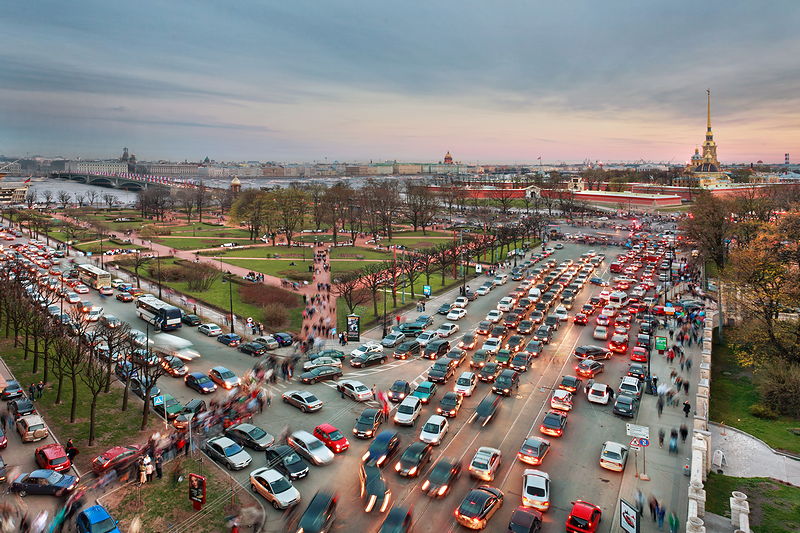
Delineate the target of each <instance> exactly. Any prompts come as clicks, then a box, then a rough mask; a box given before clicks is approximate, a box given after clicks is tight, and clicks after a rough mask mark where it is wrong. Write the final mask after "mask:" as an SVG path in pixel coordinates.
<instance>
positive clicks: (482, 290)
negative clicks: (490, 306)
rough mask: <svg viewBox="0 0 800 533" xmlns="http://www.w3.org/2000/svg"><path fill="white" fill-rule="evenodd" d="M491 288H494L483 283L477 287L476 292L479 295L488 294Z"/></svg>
mask: <svg viewBox="0 0 800 533" xmlns="http://www.w3.org/2000/svg"><path fill="white" fill-rule="evenodd" d="M490 290H492V289H491V288H490V287H489V286H487V285H481V286H480V287H478V288H477V289H475V294H477V295H478V296H486V295H487V294H489V291H490Z"/></svg>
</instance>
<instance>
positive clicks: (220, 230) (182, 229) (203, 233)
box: [168, 222, 250, 239]
mask: <svg viewBox="0 0 800 533" xmlns="http://www.w3.org/2000/svg"><path fill="white" fill-rule="evenodd" d="M168 229H169V231H170V234H171V235H175V236H181V237H195V236H197V237H223V238H237V239H249V238H250V232H249V231H247V230H245V229H242V228H231V227H228V226H215V225H212V224H206V223H205V222H204V223H202V224H190V225H183V226H174V227H170V228H168Z"/></svg>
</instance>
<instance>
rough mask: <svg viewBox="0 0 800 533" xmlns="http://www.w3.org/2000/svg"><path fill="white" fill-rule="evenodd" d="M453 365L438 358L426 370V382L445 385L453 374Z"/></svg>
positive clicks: (454, 366)
mask: <svg viewBox="0 0 800 533" xmlns="http://www.w3.org/2000/svg"><path fill="white" fill-rule="evenodd" d="M455 370H456V365H455V363H454V362H453V361H452V360H451V359H449V358H447V357H440V358H439V359H437V360H436V362H435V363H433V365H431V367H430V369H428V376H427V377H428V381H432V382H433V383H446V382H447V381H448V380H449V379H450V378H451V377H452V376H453V375H454V373H455Z"/></svg>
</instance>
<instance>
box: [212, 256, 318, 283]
mask: <svg viewBox="0 0 800 533" xmlns="http://www.w3.org/2000/svg"><path fill="white" fill-rule="evenodd" d="M224 261H225V263H229V264H231V265H234V266H238V267H242V268H246V269H247V270H252V271H253V272H261V273H262V274H267V275H268V276H275V277H276V278H282V279H283V278H285V279H290V280H294V281H311V279H312V278H313V274H312V273H311V272H309V271H308V267H309V265H311V266H313V264H314V263H313V262H312V261H311V260H307V261H303V260H302V259H295V260H292V261H284V260H281V259H275V260H270V259H225V260H224ZM292 263H294V264H292ZM223 264H224V263H223Z"/></svg>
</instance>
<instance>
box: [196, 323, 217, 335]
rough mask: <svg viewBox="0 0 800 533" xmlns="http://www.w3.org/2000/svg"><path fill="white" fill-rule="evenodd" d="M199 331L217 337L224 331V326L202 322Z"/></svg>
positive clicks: (198, 327)
mask: <svg viewBox="0 0 800 533" xmlns="http://www.w3.org/2000/svg"><path fill="white" fill-rule="evenodd" d="M197 331H198V332H200V333H202V334H203V335H207V336H209V337H216V336H217V335H220V334H221V333H222V328H221V327H219V326H218V325H216V324H212V323H208V324H200V325H199V326H197Z"/></svg>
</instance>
